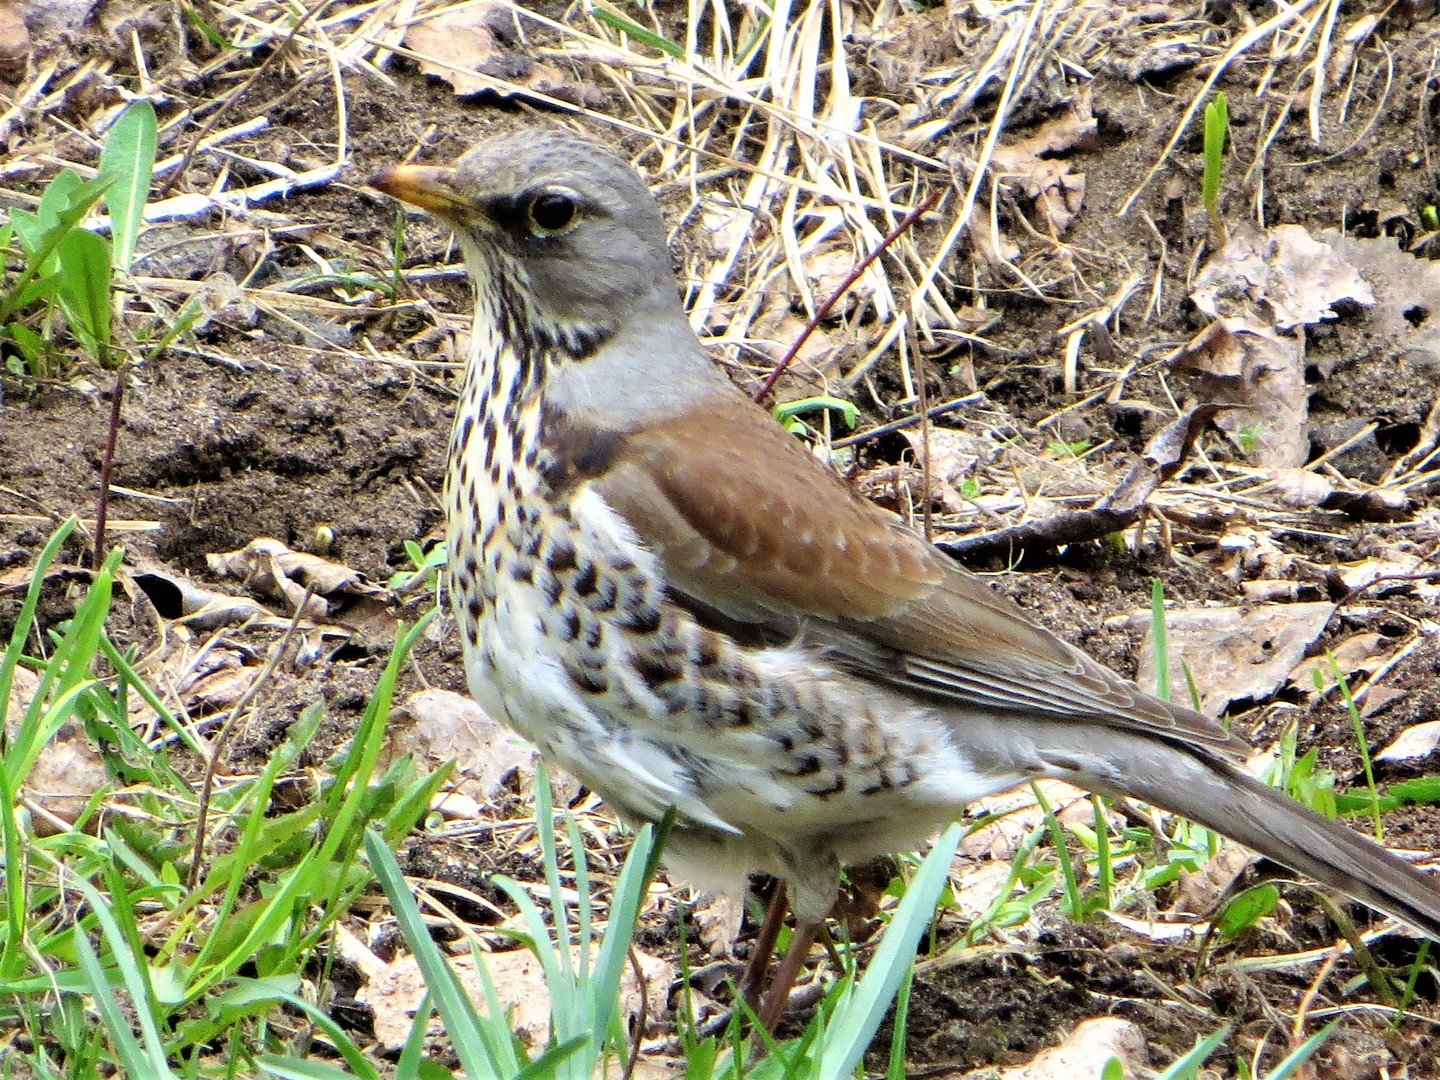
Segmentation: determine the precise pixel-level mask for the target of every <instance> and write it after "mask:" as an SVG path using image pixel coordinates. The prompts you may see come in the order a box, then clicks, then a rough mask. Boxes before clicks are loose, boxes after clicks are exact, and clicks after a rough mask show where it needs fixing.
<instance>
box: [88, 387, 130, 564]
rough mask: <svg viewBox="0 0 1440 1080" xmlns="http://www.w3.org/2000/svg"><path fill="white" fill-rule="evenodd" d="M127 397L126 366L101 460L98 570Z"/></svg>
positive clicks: (115, 393)
mask: <svg viewBox="0 0 1440 1080" xmlns="http://www.w3.org/2000/svg"><path fill="white" fill-rule="evenodd" d="M124 396H125V365H124V364H121V365H120V368H119V370H118V371H116V372H115V389H114V390H113V391H112V392H111V394H110V426H109V427H108V428H106V430H105V453H104V455H103V456H102V457H101V458H100V498H99V499H98V500H97V502H96V504H95V551H94V553H93V555H92V556H91V559H90V565H91V566H92V567H94V568H95V569H96V570H99V569H100V567H101V566H102V565H103V564H104V562H105V518H106V517H107V515H108V513H109V510H110V473H111V470H112V469H113V468H114V467H115V441H116V438H117V437H118V435H119V431H120V403H121V400H122V399H123V398H124Z"/></svg>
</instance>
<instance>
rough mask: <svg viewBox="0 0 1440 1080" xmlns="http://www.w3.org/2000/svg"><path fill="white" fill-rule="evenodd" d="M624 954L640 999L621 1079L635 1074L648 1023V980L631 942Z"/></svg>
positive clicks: (627, 1079) (624, 1079) (628, 1078)
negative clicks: (628, 1055)
mask: <svg viewBox="0 0 1440 1080" xmlns="http://www.w3.org/2000/svg"><path fill="white" fill-rule="evenodd" d="M626 956H628V957H629V959H630V970H631V971H633V972H634V973H635V986H636V988H637V990H638V991H639V993H638V995H637V996H638V997H639V999H640V1004H639V1009H638V1011H637V1012H636V1014H635V1030H634V1031H633V1032H632V1033H631V1039H630V1057H629V1059H628V1060H627V1061H626V1062H625V1075H624V1077H623V1080H630V1078H631V1077H632V1076H634V1075H635V1066H636V1065H638V1064H639V1063H640V1042H641V1040H642V1039H644V1038H645V1028H646V1026H648V1025H649V1023H650V1016H649V1001H650V981H649V980H648V979H646V978H645V969H644V968H642V967H641V966H640V957H639V954H637V953H636V952H635V946H634V945H633V944H632V945H631V946H630V948H629V949H628V950H626Z"/></svg>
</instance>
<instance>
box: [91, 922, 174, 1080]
mask: <svg viewBox="0 0 1440 1080" xmlns="http://www.w3.org/2000/svg"><path fill="white" fill-rule="evenodd" d="M75 951H76V953H77V954H78V955H79V959H80V969H81V970H82V971H83V972H84V973H85V978H86V980H87V982H88V983H89V986H90V993H91V995H92V996H93V997H94V998H95V1011H96V1012H98V1013H99V1014H100V1022H101V1023H102V1024H104V1025H105V1030H106V1031H107V1032H108V1033H109V1035H110V1043H111V1045H112V1046H114V1047H115V1056H116V1057H117V1058H118V1059H119V1061H118V1064H119V1065H120V1066H121V1067H122V1070H121V1071H122V1073H123V1074H124V1075H125V1076H154V1077H155V1078H156V1080H162V1078H164V1077H173V1076H174V1075H175V1074H174V1073H172V1072H171V1071H170V1068H169V1066H168V1064H166V1063H165V1062H163V1061H162V1062H161V1063H160V1064H161V1067H162V1069H163V1071H162V1072H155V1071H153V1070H152V1065H153V1063H152V1062H150V1061H148V1060H147V1057H146V1054H145V1051H144V1049H143V1048H142V1047H141V1046H140V1044H139V1043H138V1042H136V1040H135V1035H134V1033H133V1032H131V1030H130V1025H129V1024H128V1023H127V1022H126V1020H125V1013H124V1011H123V1010H121V1008H120V1003H119V1002H118V1001H117V1000H115V994H114V992H113V991H112V990H111V988H110V981H109V980H108V979H107V978H106V977H105V971H104V969H103V968H101V966H100V961H99V960H98V959H97V958H96V956H95V950H94V949H93V948H92V947H91V945H90V939H89V938H87V937H86V936H85V935H84V934H76V935H75Z"/></svg>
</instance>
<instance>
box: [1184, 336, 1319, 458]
mask: <svg viewBox="0 0 1440 1080" xmlns="http://www.w3.org/2000/svg"><path fill="white" fill-rule="evenodd" d="M1170 359H1171V362H1172V363H1174V364H1175V365H1176V366H1177V367H1186V368H1191V369H1192V370H1195V371H1199V372H1202V373H1203V374H1205V375H1207V376H1210V377H1209V378H1207V379H1204V380H1202V382H1201V385H1200V387H1199V388H1198V391H1197V392H1198V393H1199V394H1200V395H1201V397H1202V399H1204V400H1206V401H1208V402H1213V403H1215V404H1219V405H1228V406H1230V407H1229V408H1227V409H1224V410H1223V411H1221V412H1219V413H1218V414H1217V415H1216V418H1215V424H1216V426H1217V427H1219V428H1221V429H1222V430H1224V431H1225V432H1227V433H1228V434H1229V435H1230V436H1231V438H1232V439H1234V440H1235V442H1236V444H1237V445H1238V446H1239V447H1240V449H1241V450H1242V452H1244V453H1245V455H1246V456H1247V457H1248V458H1250V459H1251V460H1252V461H1253V462H1254V463H1255V464H1257V465H1268V466H1272V467H1294V466H1299V465H1303V464H1304V463H1305V460H1306V459H1307V458H1308V457H1309V456H1310V437H1309V433H1308V431H1307V421H1308V418H1309V390H1308V389H1307V388H1306V386H1305V339H1304V337H1303V336H1301V335H1295V336H1286V335H1281V334H1278V333H1276V332H1275V331H1273V330H1270V329H1268V328H1266V327H1265V326H1263V325H1261V324H1260V323H1258V322H1256V321H1254V320H1252V319H1243V318H1238V317H1236V318H1226V319H1217V320H1216V321H1215V322H1213V323H1211V324H1210V325H1209V326H1207V327H1205V329H1203V330H1201V331H1200V332H1199V333H1198V334H1196V335H1195V337H1194V338H1192V339H1191V340H1190V341H1189V342H1188V343H1187V344H1185V345H1184V346H1182V347H1181V348H1180V349H1179V350H1177V351H1176V352H1175V353H1174V354H1173V355H1172V356H1171V358H1170Z"/></svg>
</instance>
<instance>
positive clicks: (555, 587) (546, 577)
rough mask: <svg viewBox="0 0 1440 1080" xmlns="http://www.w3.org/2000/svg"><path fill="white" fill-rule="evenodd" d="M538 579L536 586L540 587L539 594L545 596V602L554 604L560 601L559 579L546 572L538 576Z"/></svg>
mask: <svg viewBox="0 0 1440 1080" xmlns="http://www.w3.org/2000/svg"><path fill="white" fill-rule="evenodd" d="M538 577H539V580H538V581H537V584H538V585H539V586H540V592H541V593H543V594H544V596H545V602H546V603H547V604H554V603H555V602H556V601H558V600H559V599H560V579H559V578H557V577H556V576H555V575H554V574H552V573H550V572H549V571H548V570H547V571H545V572H543V573H541V574H540V575H538Z"/></svg>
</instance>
